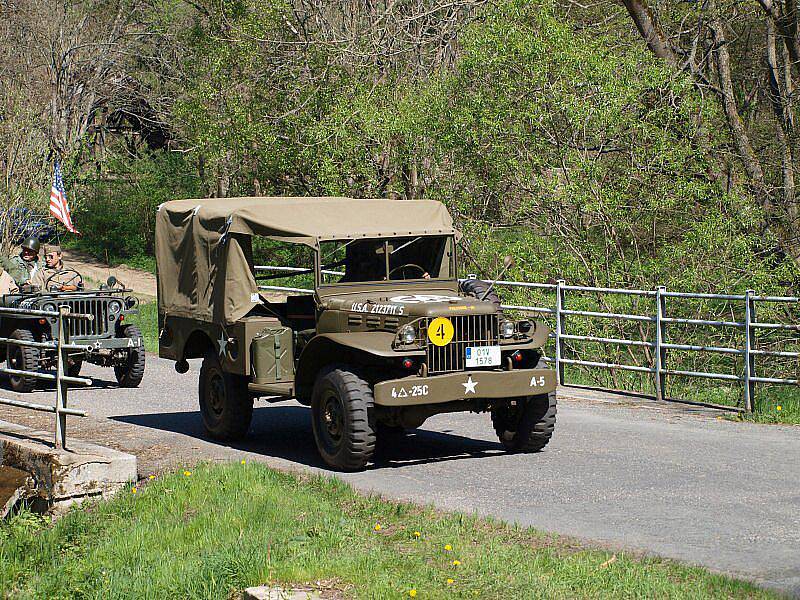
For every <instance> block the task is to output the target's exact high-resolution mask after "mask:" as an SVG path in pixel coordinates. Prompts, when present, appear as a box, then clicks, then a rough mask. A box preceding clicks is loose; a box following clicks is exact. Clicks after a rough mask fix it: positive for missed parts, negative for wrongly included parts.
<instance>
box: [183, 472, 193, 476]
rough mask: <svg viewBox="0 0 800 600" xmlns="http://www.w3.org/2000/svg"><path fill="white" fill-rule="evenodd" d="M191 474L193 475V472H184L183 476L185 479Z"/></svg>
mask: <svg viewBox="0 0 800 600" xmlns="http://www.w3.org/2000/svg"><path fill="white" fill-rule="evenodd" d="M191 474H192V472H191V471H184V472H183V476H184V477H189V476H190V475H191Z"/></svg>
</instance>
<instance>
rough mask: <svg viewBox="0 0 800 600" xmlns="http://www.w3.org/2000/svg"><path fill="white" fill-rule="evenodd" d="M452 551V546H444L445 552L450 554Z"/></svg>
mask: <svg viewBox="0 0 800 600" xmlns="http://www.w3.org/2000/svg"><path fill="white" fill-rule="evenodd" d="M452 549H453V547H452V546H451V545H450V544H445V545H444V551H445V552H450V551H451V550H452Z"/></svg>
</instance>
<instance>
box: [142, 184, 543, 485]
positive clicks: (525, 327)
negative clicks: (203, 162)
mask: <svg viewBox="0 0 800 600" xmlns="http://www.w3.org/2000/svg"><path fill="white" fill-rule="evenodd" d="M458 235H459V234H458V232H457V231H456V229H455V228H454V227H453V221H452V218H451V216H450V215H449V213H448V212H447V210H446V208H445V207H444V205H442V204H441V203H439V202H435V201H431V200H384V199H351V198H288V197H272V198H225V199H202V200H176V201H172V202H167V203H164V204H162V205H161V206H160V207H159V209H158V213H157V219H156V258H157V264H158V322H159V354H160V356H161V357H163V358H167V359H171V360H174V361H175V368H176V370H177V371H178V372H179V373H185V372H187V371H188V369H189V365H188V362H187V361H188V360H189V359H202V367H201V369H200V381H199V401H200V412H201V414H202V418H203V423H204V425H205V428H206V430H207V431H208V434H209V435H210V436H211V437H213V438H215V439H219V440H225V441H228V440H235V439H239V438H241V437H243V436H244V435H246V434H247V432H248V429H249V428H250V421H251V418H252V414H253V401H254V399H256V398H259V397H261V398H266V399H267V400H268V401H278V400H286V399H288V398H295V399H296V400H297V401H298V402H300V403H301V404H303V405H306V406H310V407H311V425H312V427H311V429H312V430H313V435H314V439H315V441H316V445H317V448H318V449H319V452H320V455H321V456H322V458H323V460H324V461H325V462H326V463H327V464H328V465H330V466H331V467H333V468H336V469H340V470H358V469H363V468H364V467H365V466H366V465H367V464H368V463H369V461H370V460H371V459H372V456H373V453H374V451H375V445H376V439H377V438H380V437H381V436H382V435H390V434H392V435H394V434H396V433H397V432H398V431H401V430H402V429H405V428H415V427H419V426H420V425H421V424H422V423H423V422H424V421H425V420H426V419H427V418H428V417H431V416H433V415H435V414H438V413H445V412H476V413H480V412H488V413H490V415H491V421H492V424H493V426H494V429H495V431H496V433H497V436H498V438H499V440H500V442H501V443H502V445H503V446H504V447H505V448H506V449H507V450H509V451H512V452H536V451H538V450H541V449H542V448H543V447H544V446H545V445H546V444H547V443H548V442H549V440H550V438H551V436H552V433H553V428H554V426H555V419H556V397H555V388H556V379H555V374H554V372H553V371H552V370H551V369H549V368H547V367H546V366H545V363H544V361H543V360H542V348H543V346H544V344H545V343H546V341H547V338H548V334H549V331H548V328H547V327H546V326H545V325H543V324H542V323H539V322H536V321H530V320H514V319H511V318H510V317H507V316H505V315H504V314H503V313H502V311H501V310H500V303H499V300H498V299H497V297H496V295H495V294H494V292H493V290H492V289H491V285H489V284H487V283H486V282H483V281H480V280H469V279H468V280H466V281H463V282H461V283H459V279H458V276H457V273H458V257H457V252H456V250H457V244H456V241H457V238H458ZM285 247H288V251H289V252H291V250H292V248H294V249H295V250H297V256H303V257H306V256H307V257H308V264H303V265H300V266H296V267H295V268H292V269H291V273H292V275H293V277H300V278H305V281H306V282H307V287H308V288H310V289H308V291H304V290H302V289H293V288H292V289H290V290H289V295H284V296H280V297H276V295H275V293H274V292H273V293H267V292H266V291H265V290H266V289H269V288H272V289H275V288H280V287H281V286H269V285H265V284H264V282H265V281H269V280H270V279H273V278H276V277H285V276H286V273H285V272H278V273H277V274H275V273H270V272H269V271H267V272H266V273H265V270H264V269H260V268H258V267H257V266H256V265H255V264H254V260H255V259H254V256H256V255H259V254H263V253H264V248H267V251H275V250H276V249H278V248H280V249H282V251H283V252H284V254H282V256H286V255H287V254H286V250H285ZM290 255H291V254H290ZM311 288H313V289H311Z"/></svg>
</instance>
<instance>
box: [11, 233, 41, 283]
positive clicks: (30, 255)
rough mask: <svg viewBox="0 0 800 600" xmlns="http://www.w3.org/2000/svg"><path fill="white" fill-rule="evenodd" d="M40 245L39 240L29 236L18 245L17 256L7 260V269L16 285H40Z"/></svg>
mask: <svg viewBox="0 0 800 600" xmlns="http://www.w3.org/2000/svg"><path fill="white" fill-rule="evenodd" d="M40 249H41V244H40V243H39V238H37V237H36V236H30V237H28V238H26V239H25V241H24V242H22V244H21V245H20V250H19V254H17V255H16V256H12V257H10V258H9V266H10V267H11V268H10V269H7V270H8V271H9V272H10V273H11V276H12V277H14V280H15V281H16V282H17V285H19V286H22V285H25V284H33V285H41V283H42V270H43V269H44V263H43V262H42V259H41V258H40V257H39V250H40Z"/></svg>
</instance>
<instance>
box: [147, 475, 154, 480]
mask: <svg viewBox="0 0 800 600" xmlns="http://www.w3.org/2000/svg"><path fill="white" fill-rule="evenodd" d="M155 478H156V476H155V475H150V477H148V479H149V480H150V481H152V480H153V479H155Z"/></svg>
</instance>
